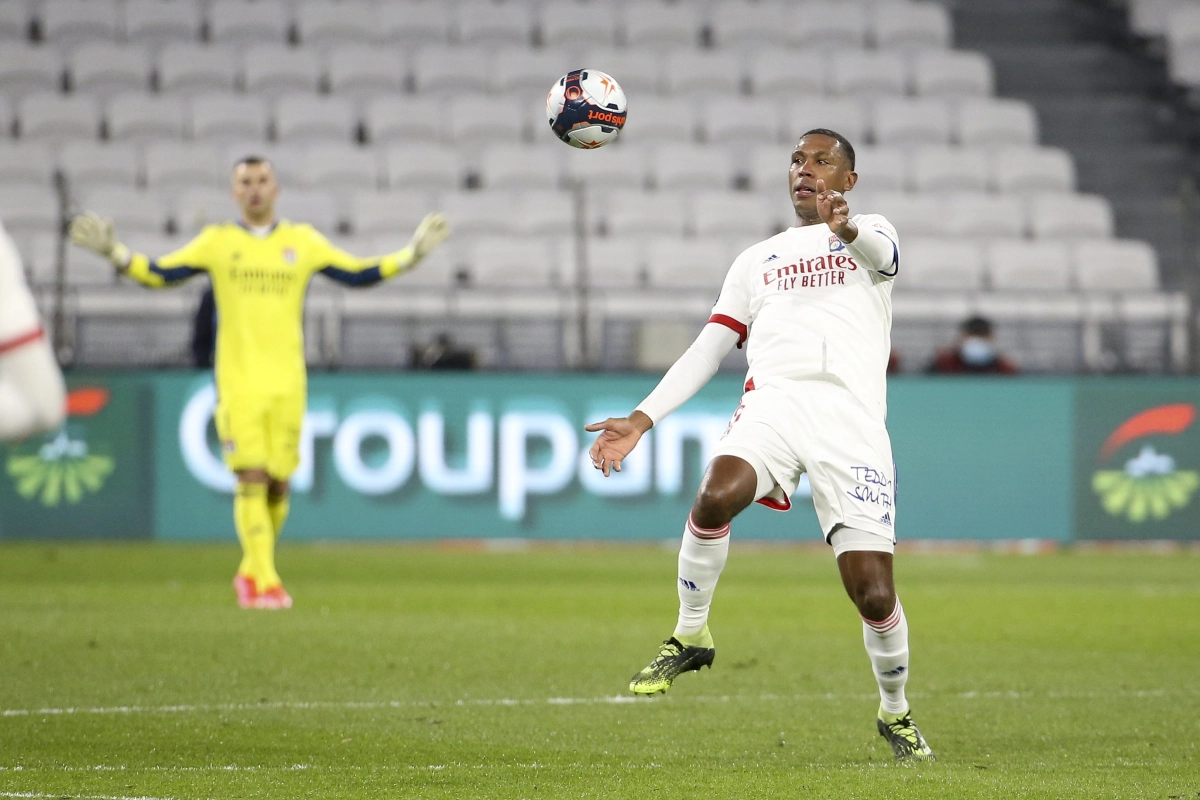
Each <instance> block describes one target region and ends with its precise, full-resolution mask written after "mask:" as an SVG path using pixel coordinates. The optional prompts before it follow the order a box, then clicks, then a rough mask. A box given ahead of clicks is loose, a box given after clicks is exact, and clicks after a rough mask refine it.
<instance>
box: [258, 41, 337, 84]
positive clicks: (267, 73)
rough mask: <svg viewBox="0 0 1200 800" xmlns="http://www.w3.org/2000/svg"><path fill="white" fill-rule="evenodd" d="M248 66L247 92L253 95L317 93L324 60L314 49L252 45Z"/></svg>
mask: <svg viewBox="0 0 1200 800" xmlns="http://www.w3.org/2000/svg"><path fill="white" fill-rule="evenodd" d="M244 64H245V73H244V74H245V78H244V80H245V84H246V91H247V92H250V93H252V94H267V95H278V94H282V93H284V92H316V91H317V89H318V88H319V87H320V84H321V73H322V68H321V58H320V55H319V54H318V53H317V52H316V51H315V50H313V49H302V48H293V47H287V46H286V45H281V44H279V45H277V44H257V45H252V46H250V47H248V48H246V53H245V56H244Z"/></svg>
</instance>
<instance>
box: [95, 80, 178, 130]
mask: <svg viewBox="0 0 1200 800" xmlns="http://www.w3.org/2000/svg"><path fill="white" fill-rule="evenodd" d="M105 119H106V126H107V129H108V138H110V139H118V140H120V139H134V140H138V141H144V140H147V139H182V138H183V135H184V132H185V131H186V130H187V127H188V126H187V123H186V120H187V115H186V111H185V108H184V102H183V99H182V98H180V97H178V96H173V95H148V94H142V93H140V92H139V93H136V94H124V95H119V96H117V97H114V98H113V99H112V100H111V101H109V104H108V110H107V112H106V113H105Z"/></svg>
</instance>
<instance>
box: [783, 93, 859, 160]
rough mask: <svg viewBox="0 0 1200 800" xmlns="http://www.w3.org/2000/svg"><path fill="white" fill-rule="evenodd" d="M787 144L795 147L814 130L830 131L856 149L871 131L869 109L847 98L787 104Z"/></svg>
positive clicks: (785, 131)
mask: <svg viewBox="0 0 1200 800" xmlns="http://www.w3.org/2000/svg"><path fill="white" fill-rule="evenodd" d="M784 125H785V129H784V137H783V138H784V140H785V141H786V140H789V139H790V140H791V142H792V144H795V143H796V142H797V141H799V139H800V136H801V134H803V133H804V132H805V131H807V130H811V129H813V128H829V129H832V130H835V131H837V132H838V133H840V134H842V135H843V136H845V137H846V138H847V139H849V140H850V142H851V144H853V145H854V146H855V147H856V148H857V147H858V146H859V145H860V144H862V143H864V140H865V139H866V138H867V131H868V130H869V129H870V126H869V124H868V115H867V111H866V108H865V107H864V106H863V104H862V103H861V102H860V101H858V100H852V99H850V98H847V97H814V96H808V97H798V98H796V99H795V100H793V101H791V102H789V103H788V104H787V110H786V112H785V116H784Z"/></svg>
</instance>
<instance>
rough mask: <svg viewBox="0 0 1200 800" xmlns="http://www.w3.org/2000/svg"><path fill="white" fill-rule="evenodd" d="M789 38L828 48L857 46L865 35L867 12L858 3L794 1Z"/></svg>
mask: <svg viewBox="0 0 1200 800" xmlns="http://www.w3.org/2000/svg"><path fill="white" fill-rule="evenodd" d="M793 19H794V20H795V30H794V32H793V37H792V41H793V43H794V44H798V45H802V46H805V47H815V48H820V49H823V50H828V51H831V52H836V51H839V50H842V49H847V48H850V49H860V48H862V47H863V45H864V44H865V43H866V39H867V22H868V21H867V14H866V13H864V9H863V7H862V6H861V5H859V4H858V3H842V2H837V1H836V0H810V2H802V3H799V4H797V6H796V9H795V12H794V16H793Z"/></svg>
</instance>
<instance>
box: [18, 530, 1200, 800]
mask: <svg viewBox="0 0 1200 800" xmlns="http://www.w3.org/2000/svg"><path fill="white" fill-rule="evenodd" d="M236 559H237V553H236V548H235V546H234V545H233V544H232V543H230V544H229V545H226V546H207V545H206V546H165V545H158V546H147V545H114V546H76V545H7V546H4V547H0V797H17V796H20V797H53V798H66V797H72V798H84V797H93V798H95V797H101V796H103V797H107V798H175V800H199V799H200V798H214V799H216V798H219V799H220V800H228V799H230V798H338V799H339V800H342V799H344V798H355V799H356V800H367V799H369V798H559V797H563V798H567V797H569V798H580V797H587V798H603V797H610V798H646V797H662V798H703V799H704V800H708V799H709V798H801V797H803V798H886V799H889V800H890V799H891V798H955V800H962V799H963V798H1077V797H1078V798H1089V799H1091V798H1143V797H1144V798H1169V797H1177V798H1178V797H1191V798H1195V797H1197V796H1198V795H1200V688H1198V684H1197V675H1198V673H1200V555H1197V554H1196V552H1195V551H1192V552H1190V553H1189V552H1176V553H1174V554H1170V555H1154V554H1149V553H1108V554H1105V553H1085V552H1076V553H1063V554H1058V555H1044V556H1036V557H1022V556H1005V555H991V554H966V555H963V554H956V555H951V554H901V555H900V556H899V557H898V563H897V576H898V581H899V586H900V591H901V596H902V597H903V599H904V604H905V608H906V609H907V611H908V614H909V619H910V624H911V627H912V679H911V680H910V682H909V690H910V699H911V701H912V702H913V706H914V712H915V716H916V719H917V721H918V722H919V723H920V725H921V727H922V729H923V731H924V733H925V734H926V737H927V738H928V739H929V742H930V744H931V745H932V746H933V748H934V749H935V750H936V751H937V753H938V755H939V756H940V761H939V762H938V763H936V764H932V765H925V766H909V767H906V766H902V765H897V764H895V763H893V762H892V760H891V754H890V751H889V750H888V749H887V746H886V744H885V743H884V741H883V740H882V739H881V738H880V737H879V736H878V734H877V733H876V732H875V726H874V713H875V709H876V705H877V699H876V696H875V686H874V681H873V680H872V678H871V675H870V670H869V666H868V663H867V659H866V656H865V654H864V652H863V649H862V643H861V628H860V625H859V621H858V618H857V616H856V615H855V613H854V609H853V607H852V606H851V605H850V603H849V601H848V600H846V598H845V597H844V595H843V593H842V589H841V586H840V583H839V581H838V579H837V574H836V569H835V567H834V564H833V561H832V557H831V556H830V555H829V554H828V553H824V552H816V551H810V550H800V549H771V548H755V547H750V546H745V545H743V546H739V544H738V543H737V542H736V541H735V542H734V545H733V551H732V553H731V557H730V560H729V566H728V568H727V569H726V572H725V576H724V578H723V579H722V582H721V586H720V588H719V589H718V591H717V598H716V607H715V610H714V613H713V617H712V628H713V632H714V635H715V637H716V642H717V660H716V664H715V666H714V669H712V670H711V671H709V670H705V671H703V673H701V674H698V675H697V674H688V675H685V676H683V677H682V678H681V679H680V680H679V681H678V682H677V683H676V685H675V687H674V688H673V689H672V690H671V691H670V693H668V694H667V695H665V696H661V697H658V698H655V699H649V700H645V699H643V700H637V701H634V700H633V698H631V697H629V696H628V694H627V693H626V684H627V682H628V680H629V677H630V675H632V674H633V673H634V672H635V671H636V670H637V669H638V668H639V667H641V666H643V664H644V663H645V662H646V661H647V660H648V659H649V658H650V657H651V656H652V655H653V654H654V652H655V650H656V647H657V645H658V643H659V642H660V641H661V640H662V639H663V638H665V637H666V636H667V635H669V633H670V631H671V628H672V625H673V624H674V616H675V603H676V598H675V587H674V580H675V563H674V562H675V556H674V554H673V553H672V552H669V551H668V550H666V549H663V548H657V547H652V546H641V547H597V548H587V547H576V548H562V549H553V548H549V549H537V550H533V551H526V552H508V553H501V552H451V551H446V550H439V549H436V548H433V547H407V546H341V547H319V546H300V545H288V544H286V543H285V545H284V546H283V548H282V549H281V553H280V558H279V562H280V569H281V571H282V572H283V574H284V575H285V576H286V578H287V580H288V586H289V588H290V589H291V591H292V593H293V594H294V596H295V598H296V607H295V608H294V609H292V610H291V611H287V612H247V611H240V610H239V609H237V608H236V606H235V604H234V601H233V592H232V590H231V589H230V587H229V580H230V577H231V574H232V570H233V568H234V566H235V564H236Z"/></svg>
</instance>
